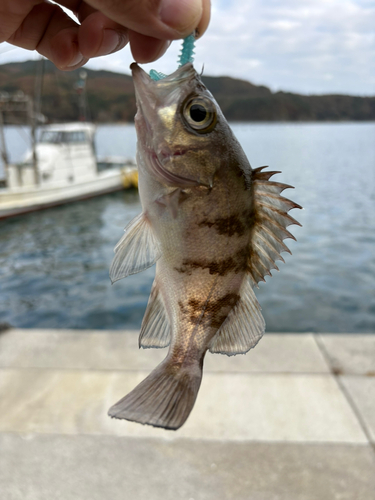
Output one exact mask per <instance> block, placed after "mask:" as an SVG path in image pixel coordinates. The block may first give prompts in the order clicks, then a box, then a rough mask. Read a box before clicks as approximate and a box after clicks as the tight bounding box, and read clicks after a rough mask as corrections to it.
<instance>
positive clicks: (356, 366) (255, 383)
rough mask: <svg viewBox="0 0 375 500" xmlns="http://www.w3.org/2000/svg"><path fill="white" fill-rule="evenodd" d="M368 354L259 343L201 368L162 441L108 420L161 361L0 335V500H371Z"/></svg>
mask: <svg viewBox="0 0 375 500" xmlns="http://www.w3.org/2000/svg"><path fill="white" fill-rule="evenodd" d="M373 345H374V346H375V335H360V336H357V335H348V336H346V335H337V336H336V335H329V336H327V337H326V336H323V335H320V336H315V335H312V334H303V335H302V334H301V335H299V334H266V336H265V338H264V339H262V341H261V343H260V344H259V345H258V346H257V347H256V348H255V349H254V350H252V351H250V353H248V354H247V355H246V356H236V357H231V358H228V357H225V356H220V355H209V356H207V359H206V363H205V370H204V376H203V382H202V386H201V390H200V393H199V396H198V400H197V403H196V405H195V408H194V409H193V412H192V414H191V416H190V417H189V419H188V421H187V422H186V424H185V425H184V426H183V427H182V429H180V430H179V431H177V432H171V431H165V430H163V429H154V428H152V427H149V426H141V425H139V424H135V423H131V422H127V421H118V420H112V419H110V418H109V417H107V410H108V408H109V407H110V406H111V405H112V404H113V403H114V402H116V401H117V400H118V399H119V398H121V397H122V396H123V395H124V394H126V393H127V392H128V391H130V390H131V389H132V388H133V387H134V386H135V385H136V384H137V383H138V382H140V381H141V380H142V379H143V378H144V377H145V376H146V375H147V374H148V373H149V372H150V371H151V370H152V369H153V368H154V367H155V366H156V365H157V364H158V363H159V362H160V360H161V359H163V358H164V356H165V354H166V351H165V350H161V351H158V350H138V347H137V334H136V332H118V331H115V332H103V331H100V332H99V331H84V332H82V331H55V330H46V331H38V330H31V331H29V330H10V331H8V332H5V333H3V334H1V335H0V491H1V495H0V496H1V500H3V499H4V500H18V499H20V500H21V499H22V500H44V499H46V500H47V499H48V500H50V499H51V498H53V499H57V500H59V499H61V500H62V499H64V500H65V499H66V498H69V500H86V499H87V500H99V499H103V498H111V499H113V500H116V499H120V498H121V499H123V498H129V499H131V500H143V499H145V500H146V499H147V500H149V499H152V500H159V499H160V500H175V499H180V498H181V499H186V500H189V499H193V500H211V499H212V500H214V499H215V500H232V499H234V498H235V499H236V500H237V499H238V500H248V499H250V498H251V499H252V500H316V499H319V500H336V499H337V500H375V494H374V491H375V474H374V470H375V452H374V447H373V446H372V445H371V442H373V444H375V420H374V415H375V407H374V401H375V384H374V381H375V378H374V377H372V376H371V374H372V370H373V358H372V354H371V353H372V346H373ZM352 350H353V352H354V357H353V358H352V356H351V352H352ZM343 373H345V374H346V375H342V374H343ZM348 374H349V375H348Z"/></svg>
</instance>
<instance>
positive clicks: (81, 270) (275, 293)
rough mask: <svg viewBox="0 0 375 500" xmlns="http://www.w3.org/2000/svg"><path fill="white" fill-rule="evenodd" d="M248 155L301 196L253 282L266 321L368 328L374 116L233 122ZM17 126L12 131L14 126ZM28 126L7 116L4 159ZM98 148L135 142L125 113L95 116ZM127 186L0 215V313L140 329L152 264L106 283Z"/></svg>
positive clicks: (130, 213) (15, 154) (39, 322)
mask: <svg viewBox="0 0 375 500" xmlns="http://www.w3.org/2000/svg"><path fill="white" fill-rule="evenodd" d="M232 128H233V130H234V132H235V135H236V136H237V138H238V139H239V140H240V142H241V144H242V146H243V148H244V150H245V152H246V153H247V155H248V158H249V160H250V163H251V165H252V166H253V167H254V168H255V167H259V166H262V165H269V166H270V167H271V169H272V170H279V171H281V172H282V174H278V175H276V176H275V177H274V180H279V181H280V182H284V183H286V184H291V185H293V186H295V189H294V190H287V191H285V192H284V194H285V196H287V197H290V198H291V199H293V200H294V201H296V202H297V203H299V204H300V205H302V206H303V207H304V210H303V211H301V210H297V209H295V210H292V211H291V212H290V214H291V215H292V216H293V217H295V218H296V219H297V220H299V221H300V222H301V223H302V225H303V227H302V228H300V227H297V226H291V228H290V229H291V232H292V233H293V234H294V235H295V236H296V238H297V240H298V241H297V242H295V241H292V240H286V243H287V244H288V246H289V247H290V249H291V251H292V253H293V255H289V254H286V253H284V254H283V257H284V258H285V261H286V263H285V264H283V263H282V262H280V266H279V267H280V272H276V271H273V277H272V278H270V277H267V282H266V283H261V284H260V288H259V290H258V291H257V292H256V293H257V297H258V299H259V302H260V303H261V306H262V309H263V315H264V317H265V320H266V323H267V330H268V331H274V332H322V333H324V332H350V333H369V332H375V123H335V124H333V123H324V124H321V123H319V124H318V123H306V124H290V123H272V124H270V123H264V124H259V123H256V124H255V123H250V124H232ZM20 132H21V133H20ZM27 133H28V131H27V129H22V130H20V128H17V127H8V128H7V129H6V137H7V142H8V145H9V149H10V153H11V160H12V161H17V160H19V159H20V158H21V156H22V154H23V153H24V152H25V150H26V148H27V146H28V144H27ZM96 141H97V151H98V154H99V155H109V154H111V155H126V156H129V155H130V156H134V154H135V143H136V137H135V131H134V127H133V126H132V125H107V126H99V127H98V132H97V137H96ZM140 211H141V206H140V202H139V198H138V193H137V192H136V191H129V192H120V193H116V194H113V195H107V196H102V197H99V198H95V199H91V200H88V201H83V202H76V203H71V204H68V205H65V206H61V207H57V208H53V209H48V210H45V211H41V212H36V213H32V214H28V215H23V216H19V217H16V218H12V219H8V220H6V221H0V323H1V322H7V323H9V324H11V325H13V326H15V327H32V328H36V327H41V328H82V329H87V328H98V329H128V328H136V329H138V328H139V327H140V324H141V320H142V317H143V314H144V311H145V308H146V304H147V300H148V296H149V293H150V288H151V284H152V281H153V277H154V267H153V268H150V269H148V270H147V271H144V272H142V273H140V274H137V275H133V276H130V277H128V278H126V279H124V280H122V281H119V282H117V283H115V284H114V285H113V286H112V285H111V283H110V280H109V277H108V269H109V266H110V263H111V259H112V257H113V248H114V246H115V244H116V243H117V241H118V240H119V239H120V238H121V236H122V234H123V228H124V227H125V226H126V224H127V223H128V222H129V221H130V220H131V219H132V218H133V217H134V216H136V215H137V214H138V213H140Z"/></svg>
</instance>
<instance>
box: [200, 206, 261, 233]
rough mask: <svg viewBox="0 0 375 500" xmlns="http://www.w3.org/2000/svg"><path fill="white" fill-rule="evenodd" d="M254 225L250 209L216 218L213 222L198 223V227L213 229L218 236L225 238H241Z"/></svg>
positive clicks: (203, 221)
mask: <svg viewBox="0 0 375 500" xmlns="http://www.w3.org/2000/svg"><path fill="white" fill-rule="evenodd" d="M253 224H254V213H253V210H252V209H248V210H244V211H243V212H241V213H238V214H232V215H230V216H229V217H218V218H216V219H215V220H213V221H210V220H207V219H205V220H202V221H201V222H199V223H198V226H199V227H209V228H211V227H213V228H214V229H215V230H216V231H217V232H218V233H219V234H221V235H226V236H234V235H235V234H237V235H238V236H243V235H244V234H245V232H246V231H248V229H249V228H250V227H251V226H252V225H253Z"/></svg>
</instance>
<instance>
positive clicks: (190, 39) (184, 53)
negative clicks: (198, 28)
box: [150, 33, 195, 82]
mask: <svg viewBox="0 0 375 500" xmlns="http://www.w3.org/2000/svg"><path fill="white" fill-rule="evenodd" d="M194 47H195V33H192V34H191V35H189V36H187V37H186V38H184V41H183V42H182V48H181V53H180V57H179V60H178V61H177V64H178V67H179V68H181V66H183V65H184V64H187V63H192V62H193V61H194V57H193V55H194ZM166 76H167V75H165V74H164V73H160V72H159V71H156V70H155V69H152V70H151V71H150V78H151V80H154V81H155V82H156V81H158V80H162V79H163V78H165V77H166Z"/></svg>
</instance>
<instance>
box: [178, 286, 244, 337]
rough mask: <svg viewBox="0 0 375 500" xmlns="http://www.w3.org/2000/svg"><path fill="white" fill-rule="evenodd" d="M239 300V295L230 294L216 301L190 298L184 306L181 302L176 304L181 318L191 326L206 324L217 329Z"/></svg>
mask: <svg viewBox="0 0 375 500" xmlns="http://www.w3.org/2000/svg"><path fill="white" fill-rule="evenodd" d="M239 300H240V295H238V294H237V293H233V292H230V293H227V294H226V295H224V296H223V297H219V298H217V299H212V300H208V301H207V300H198V299H196V298H191V299H189V300H188V301H187V303H185V304H183V303H182V302H181V301H179V303H178V304H179V307H180V310H181V312H182V314H183V316H185V317H186V319H187V320H188V321H189V323H191V324H192V325H197V324H198V323H201V322H204V323H205V324H206V323H207V322H208V326H210V327H212V328H215V329H218V328H220V326H221V324H222V323H223V322H224V321H225V319H226V318H227V316H228V314H229V312H230V310H231V309H232V308H233V307H234V306H235V305H236V304H237V302H238V301H239Z"/></svg>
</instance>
